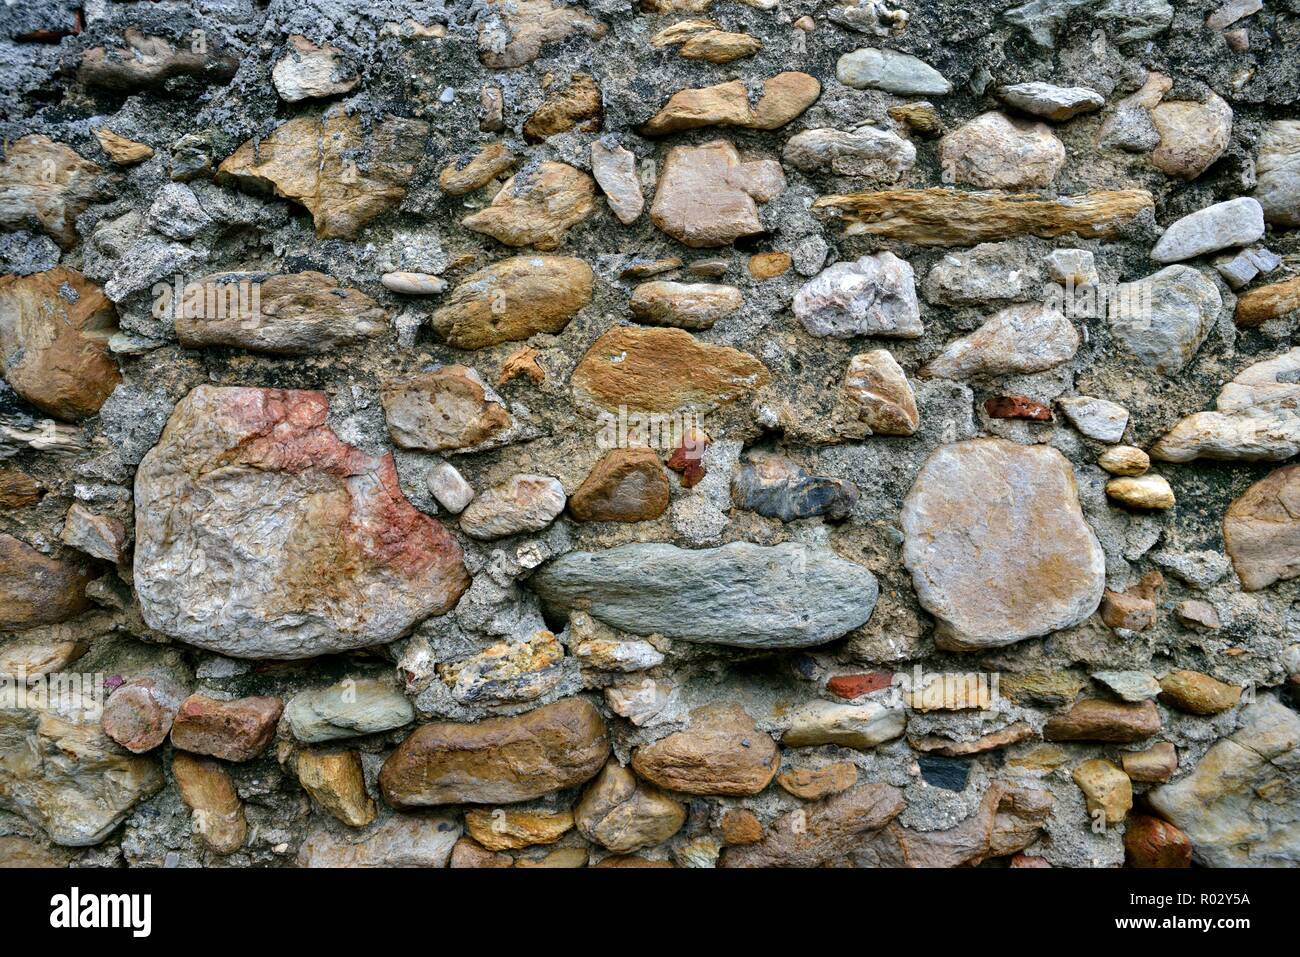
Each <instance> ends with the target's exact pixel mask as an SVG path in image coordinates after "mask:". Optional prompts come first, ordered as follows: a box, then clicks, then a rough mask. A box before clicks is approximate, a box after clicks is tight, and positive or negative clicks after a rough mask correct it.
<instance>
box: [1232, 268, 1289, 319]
mask: <svg viewBox="0 0 1300 957" xmlns="http://www.w3.org/2000/svg"><path fill="white" fill-rule="evenodd" d="M1296 310H1300V276H1296V277H1294V278H1292V279H1286V280H1283V281H1282V282H1275V283H1272V284H1271V285H1268V286H1259V287H1257V288H1255V289H1252V290H1250V292H1247V293H1246V294H1245V295H1243V296H1241V297H1240V298H1239V299H1238V300H1237V313H1236V320H1237V325H1239V326H1241V327H1243V328H1246V329H1249V328H1251V327H1253V326H1258V325H1260V324H1261V323H1264V322H1268V320H1270V319H1276V318H1277V317H1278V316H1284V315H1286V314H1287V313H1289V312H1295V311H1296Z"/></svg>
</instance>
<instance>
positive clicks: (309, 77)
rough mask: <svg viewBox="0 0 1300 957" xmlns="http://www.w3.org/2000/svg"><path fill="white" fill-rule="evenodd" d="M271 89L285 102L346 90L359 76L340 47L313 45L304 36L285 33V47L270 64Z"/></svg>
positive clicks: (355, 83)
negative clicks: (287, 46) (284, 50)
mask: <svg viewBox="0 0 1300 957" xmlns="http://www.w3.org/2000/svg"><path fill="white" fill-rule="evenodd" d="M271 82H272V83H274V84H275V92H277V93H279V94H280V99H282V100H284V101H285V102H286V103H298V102H300V101H302V100H311V99H316V98H319V97H325V96H337V95H338V94H340V93H347V92H348V91H350V90H351V89H352V88H353V87H355V86H356V85H357V84H358V83H360V82H361V78H360V77H359V76H357V74H356V71H355V70H353V69H352V66H351V64H349V63H348V62H347V60H346V59H344V58H343V56H342V51H341V50H339V49H338V48H337V47H332V46H330V45H329V44H326V45H324V46H317V45H316V44H314V43H312V42H311V41H310V40H308V39H307V38H306V37H304V36H300V35H298V34H293V35H292V36H290V37H289V49H288V51H287V52H286V53H285V54H284V56H282V57H280V59H278V60H276V61H275V66H273V67H272V68H271Z"/></svg>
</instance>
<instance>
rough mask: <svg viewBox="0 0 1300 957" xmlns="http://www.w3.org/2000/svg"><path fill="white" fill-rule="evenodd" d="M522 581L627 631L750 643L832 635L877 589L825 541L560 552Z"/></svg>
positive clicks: (848, 624)
mask: <svg viewBox="0 0 1300 957" xmlns="http://www.w3.org/2000/svg"><path fill="white" fill-rule="evenodd" d="M532 586H533V588H534V590H536V592H537V593H538V594H539V595H541V597H542V599H543V600H544V601H545V602H546V603H547V604H548V605H550V606H551V607H552V608H555V609H557V610H562V611H566V612H567V611H575V610H582V611H587V612H589V613H590V614H591V616H592V617H593V618H597V619H599V620H600V621H603V622H605V623H606V624H608V625H612V626H613V627H615V628H619V629H621V630H623V631H628V632H631V633H632V634H636V635H649V634H660V635H663V636H665V637H668V638H678V639H681V640H682V641H698V642H707V643H712V644H719V645H738V646H741V647H754V648H802V647H807V646H809V645H819V644H822V643H824V642H827V641H831V640H833V639H835V638H838V637H840V636H841V635H844V634H846V633H847V632H849V631H852V630H853V629H854V628H857V627H859V626H860V625H862V624H864V623H865V622H866V621H867V619H868V618H870V617H871V611H872V609H873V608H874V607H875V604H876V595H877V592H878V588H877V585H876V579H875V576H874V575H872V574H871V572H869V571H867V569H865V568H863V567H862V566H861V565H858V564H855V563H854V562H850V561H846V560H845V559H843V558H840V557H839V556H837V555H835V554H834V553H833V552H830V551H828V550H826V549H822V548H811V547H809V546H806V545H798V544H794V543H786V544H783V545H771V546H767V545H751V544H749V543H748V542H732V543H731V544H729V545H723V546H722V547H721V548H704V549H698V550H690V549H683V548H678V547H676V546H675V545H666V544H661V543H637V544H631V545H620V546H619V547H617V548H611V549H607V550H605V551H601V552H570V553H569V554H567V555H564V556H562V557H561V558H558V559H556V560H555V561H554V562H552V563H551V564H549V565H547V566H546V567H545V568H543V569H542V570H541V571H540V572H538V573H537V574H536V575H534V576H533V579H532Z"/></svg>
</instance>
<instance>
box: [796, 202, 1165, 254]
mask: <svg viewBox="0 0 1300 957" xmlns="http://www.w3.org/2000/svg"><path fill="white" fill-rule="evenodd" d="M1154 205H1155V204H1154V202H1153V200H1152V199H1151V194H1150V193H1148V192H1147V191H1146V190H1144V189H1128V190H1099V191H1096V192H1091V193H1082V194H1080V195H1077V196H1062V197H1058V198H1056V199H1046V198H1044V197H1042V196H1039V195H1037V194H1035V193H1015V194H1006V193H999V192H970V191H967V190H956V189H937V188H936V189H892V190H882V191H880V192H874V193H848V194H845V195H842V196H823V197H821V198H820V199H818V200H817V202H815V203H814V204H813V207H814V208H815V209H828V210H831V211H832V212H833V214H834V215H837V216H838V217H839V218H841V219H843V220H844V221H845V228H844V234H845V235H846V236H861V235H867V236H879V237H880V238H881V239H892V240H897V241H900V242H908V243H914V244H916V245H918V246H974V245H975V244H977V243H982V242H996V241H998V240H1003V239H1014V238H1015V237H1017V236H1041V237H1043V238H1044V239H1051V238H1053V237H1055V236H1063V235H1065V234H1066V233H1076V234H1078V235H1079V236H1080V237H1083V238H1087V239H1113V238H1115V237H1116V236H1118V235H1119V234H1120V233H1121V231H1122V230H1123V229H1124V227H1125V226H1127V225H1128V224H1129V223H1131V222H1133V220H1135V219H1137V218H1138V217H1139V216H1140V215H1141V214H1142V213H1143V212H1145V211H1147V210H1150V209H1153V208H1154Z"/></svg>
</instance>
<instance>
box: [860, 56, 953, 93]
mask: <svg viewBox="0 0 1300 957" xmlns="http://www.w3.org/2000/svg"><path fill="white" fill-rule="evenodd" d="M835 75H836V77H837V78H838V79H839V81H840V82H841V83H843V84H844V85H845V86H851V87H854V88H856V89H859V90H862V89H873V90H884V91H885V92H886V93H897V94H898V95H900V96H942V95H943V94H945V93H950V92H952V84H951V83H950V82H948V80H947V79H946V78H945V77H944V75H943V74H942V73H940V72H939V71H938V70H936V69H935V68H934V67H932V66H930V64H928V63H926V62H925V61H924V60H919V59H917V58H916V57H914V56H911V55H910V54H907V53H900V52H898V51H897V50H884V49H875V48H873V47H864V48H862V49H860V50H854V51H853V52H852V53H846V54H844V55H843V56H842V57H840V58H839V60H838V62H837V63H836V64H835Z"/></svg>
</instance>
